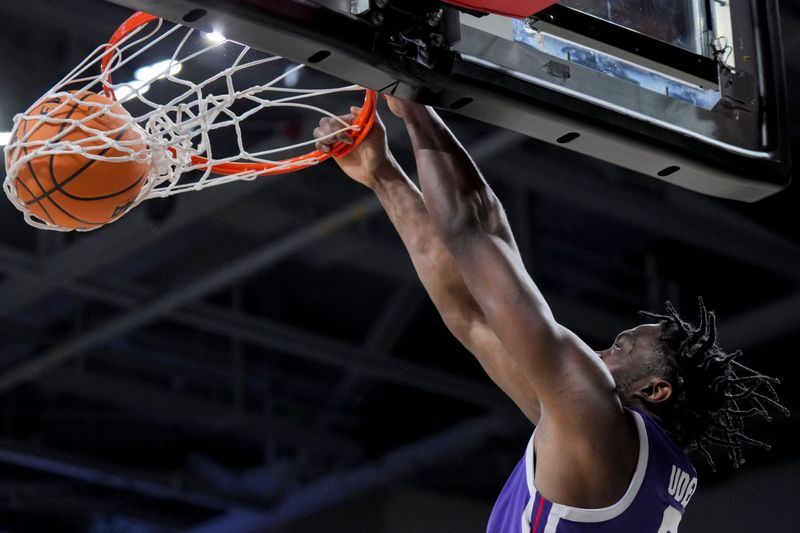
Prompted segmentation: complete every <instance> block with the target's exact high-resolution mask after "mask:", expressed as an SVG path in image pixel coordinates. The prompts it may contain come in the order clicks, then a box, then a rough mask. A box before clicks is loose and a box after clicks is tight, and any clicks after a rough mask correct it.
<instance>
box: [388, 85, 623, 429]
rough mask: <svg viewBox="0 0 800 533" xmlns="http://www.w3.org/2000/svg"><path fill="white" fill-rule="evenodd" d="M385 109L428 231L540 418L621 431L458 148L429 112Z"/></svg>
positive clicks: (587, 354)
mask: <svg viewBox="0 0 800 533" xmlns="http://www.w3.org/2000/svg"><path fill="white" fill-rule="evenodd" d="M389 102H390V106H391V108H392V110H393V111H394V112H395V114H397V115H398V116H400V117H401V118H403V120H404V121H405V123H406V125H407V127H408V131H409V134H410V136H411V140H412V144H413V146H414V153H415V155H416V160H417V167H418V171H419V175H420V183H421V186H422V191H423V195H424V198H425V204H426V206H427V208H428V212H429V213H430V215H431V220H432V223H433V225H434V227H435V228H436V231H437V233H438V235H439V237H440V238H441V239H442V241H443V242H444V243H445V245H446V246H447V248H448V249H449V251H450V252H451V254H452V256H453V258H454V260H455V262H456V264H457V265H458V268H459V271H460V272H461V275H462V276H463V279H464V281H465V283H466V286H467V287H468V289H469V291H470V293H471V294H472V296H473V297H474V298H475V300H476V301H477V302H478V304H479V306H480V308H481V310H482V312H483V313H484V315H485V316H486V319H487V321H488V323H489V325H490V326H491V328H492V329H493V331H494V332H495V333H496V334H497V336H498V337H499V339H500V340H501V342H502V344H503V345H504V347H505V349H506V351H507V352H508V354H509V355H510V356H511V357H512V359H513V360H514V361H515V363H516V365H517V366H518V368H519V369H520V371H521V372H522V373H523V375H524V376H525V378H526V379H527V380H528V382H529V383H530V384H531V386H532V388H533V389H534V391H535V393H536V394H537V396H538V397H539V398H540V400H541V402H542V405H543V411H544V412H546V413H549V415H550V416H551V417H557V418H558V419H560V421H561V422H560V424H559V427H560V430H563V429H566V428H567V427H568V424H573V425H575V426H576V427H581V428H585V424H586V422H588V421H590V420H592V419H595V420H596V417H597V416H602V417H604V419H605V417H606V415H609V416H610V417H611V418H610V420H609V421H610V424H611V426H612V427H613V426H614V424H615V423H617V424H619V425H622V424H623V423H624V417H623V414H622V413H623V411H622V407H621V404H620V402H619V399H618V397H617V395H616V393H615V387H614V381H613V379H612V378H611V376H610V374H609V373H608V372H607V370H606V369H605V367H604V365H603V364H602V362H601V361H600V359H599V358H598V356H597V354H596V353H594V352H593V351H592V350H590V349H589V348H587V347H586V345H585V344H583V343H582V342H581V341H580V340H579V339H578V338H577V337H576V336H575V335H574V334H572V333H571V332H569V331H568V330H566V329H565V328H563V327H562V326H560V325H559V324H558V323H557V322H556V321H555V319H554V317H553V314H552V313H551V311H550V308H549V306H548V304H547V302H546V301H545V299H544V298H543V297H542V294H541V293H540V292H539V289H538V288H537V287H536V285H535V284H534V282H533V280H532V279H531V278H530V276H529V275H528V273H527V271H526V270H525V267H524V265H523V263H522V259H521V257H520V254H519V251H518V249H517V246H516V243H515V242H514V238H513V235H512V233H511V230H510V228H509V224H508V220H507V218H506V215H505V213H504V210H503V208H502V206H501V205H500V202H499V201H498V199H497V197H496V196H495V195H494V193H493V192H492V190H491V188H490V187H489V185H488V184H487V183H486V181H485V180H484V179H483V176H482V175H481V173H480V171H479V170H478V169H477V168H476V166H475V165H474V163H473V162H472V160H471V159H470V158H469V156H468V155H467V153H466V152H465V150H464V149H463V147H462V146H461V145H460V144H459V143H458V141H457V140H456V139H455V138H454V137H453V135H452V134H451V133H450V131H449V130H448V129H447V127H446V126H445V125H444V123H443V122H442V121H441V119H440V118H439V117H438V116H437V115H436V113H434V112H433V111H432V110H431V109H430V108H426V107H423V106H420V105H418V104H412V103H408V102H402V101H400V100H397V99H390V100H389Z"/></svg>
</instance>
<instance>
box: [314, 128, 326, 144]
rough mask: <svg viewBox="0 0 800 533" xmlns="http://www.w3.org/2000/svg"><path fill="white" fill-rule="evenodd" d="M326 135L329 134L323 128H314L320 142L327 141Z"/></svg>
mask: <svg viewBox="0 0 800 533" xmlns="http://www.w3.org/2000/svg"><path fill="white" fill-rule="evenodd" d="M326 135H327V133H325V130H324V129H322V128H315V129H314V138H315V139H319V142H325V140H324V139H323V137H325V136H326Z"/></svg>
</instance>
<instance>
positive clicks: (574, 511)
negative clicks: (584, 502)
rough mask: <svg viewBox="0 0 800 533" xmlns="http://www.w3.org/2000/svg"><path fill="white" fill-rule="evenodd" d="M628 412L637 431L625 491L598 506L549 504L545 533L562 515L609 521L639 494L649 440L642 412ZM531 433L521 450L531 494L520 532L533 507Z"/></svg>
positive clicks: (551, 530)
mask: <svg viewBox="0 0 800 533" xmlns="http://www.w3.org/2000/svg"><path fill="white" fill-rule="evenodd" d="M631 412H632V413H633V417H634V420H635V421H636V430H637V433H638V434H639V458H638V460H637V462H636V470H635V472H634V473H633V479H631V482H630V484H629V485H628V490H626V491H625V494H624V495H623V496H622V498H621V499H620V500H619V501H618V502H617V503H615V504H613V505H611V506H609V507H603V508H600V509H581V508H578V507H570V506H567V505H561V504H559V503H553V506H552V508H551V509H550V512H549V513H548V515H547V521H546V522H545V524H546V526H545V529H544V531H545V533H554V532H555V531H556V527H558V522H559V521H560V520H561V519H562V518H564V519H566V520H570V521H572V522H584V523H594V522H605V521H607V520H612V519H614V518H616V517H618V516H619V515H621V514H622V513H624V512H625V511H626V510H627V509H628V507H630V505H631V503H633V500H634V499H635V498H636V495H637V494H638V493H639V489H640V488H641V486H642V482H644V476H645V473H647V463H648V459H649V454H650V445H649V439H648V438H647V428H646V427H645V424H644V419H642V415H640V414H639V413H637V412H636V411H631ZM534 436H536V431H535V430H534V432H533V436H531V440H530V442H529V443H528V448H527V449H526V450H525V474H526V477H527V482H528V491H529V494H530V495H531V499H530V502H528V504H529V505H528V506H526V508H525V513H524V515H523V531H529V530H530V527H531V512H532V507H533V506H532V505H531V504H532V503H533V501H534V500H535V499H536V486H535V485H534V469H533V465H534V453H535V450H534V448H533V438H534ZM526 525H527V528H528V529H527V530H525V526H526Z"/></svg>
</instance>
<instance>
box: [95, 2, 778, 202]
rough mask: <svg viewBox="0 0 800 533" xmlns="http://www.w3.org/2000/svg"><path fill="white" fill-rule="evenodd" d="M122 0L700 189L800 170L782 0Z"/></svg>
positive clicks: (743, 186)
mask: <svg viewBox="0 0 800 533" xmlns="http://www.w3.org/2000/svg"><path fill="white" fill-rule="evenodd" d="M110 1H112V2H113V3H115V4H119V5H123V6H126V7H129V8H131V9H135V10H142V11H146V12H150V13H152V14H154V15H157V16H160V17H162V18H165V19H168V20H171V21H174V22H179V23H181V24H185V25H188V26H192V27H196V28H199V29H202V30H204V31H217V32H221V33H223V34H224V35H225V36H227V37H228V38H230V39H233V40H236V41H239V42H243V43H245V44H248V45H251V46H253V47H255V48H259V49H262V50H265V51H268V52H271V53H274V54H278V55H281V56H283V57H285V58H287V59H290V60H292V61H296V62H298V63H305V64H308V65H310V66H312V67H314V68H316V69H318V70H321V71H323V72H326V73H328V74H331V75H333V76H336V77H339V78H343V79H346V80H348V81H350V82H353V83H358V84H361V85H363V86H365V87H369V88H372V89H376V90H382V91H384V92H388V93H392V94H396V95H398V96H402V97H407V98H413V99H416V100H418V101H421V102H424V103H427V104H430V105H434V106H437V107H440V108H443V109H448V110H451V111H454V112H457V113H460V114H463V115H466V116H470V117H473V118H476V119H480V120H483V121H485V122H488V123H492V124H495V125H498V126H502V127H505V128H509V129H512V130H516V131H519V132H521V133H524V134H526V135H529V136H530V137H533V138H536V139H540V140H544V141H547V142H551V143H554V144H559V145H562V146H565V147H566V148H569V149H572V150H575V151H577V152H581V153H584V154H588V155H591V156H593V157H596V158H599V159H602V160H605V161H608V162H611V163H614V164H616V165H619V166H621V167H625V168H628V169H631V170H634V171H637V172H640V173H642V174H645V175H648V176H651V177H655V178H658V179H662V180H665V181H668V182H671V183H674V184H677V185H680V186H682V187H686V188H688V189H691V190H694V191H698V192H701V193H705V194H710V195H714V196H718V197H722V198H730V199H736V200H742V201H756V200H759V199H761V198H764V197H766V196H769V195H770V194H773V193H775V192H777V191H779V190H781V189H782V188H784V187H785V186H786V185H787V184H788V183H789V180H790V174H791V162H790V156H789V146H788V140H787V137H788V135H787V128H786V124H785V119H784V116H785V107H786V91H785V85H784V74H783V57H782V50H781V40H780V28H779V20H778V14H777V5H776V4H777V0H760V1H759V2H749V1H747V0H730V1H728V2H716V1H712V2H708V1H706V0H562V1H561V2H560V4H557V5H552V6H550V7H547V8H546V9H544V10H543V11H540V12H539V13H537V14H535V15H534V16H532V17H529V18H527V19H513V18H509V17H504V16H500V15H495V14H484V13H481V12H479V11H476V10H463V9H461V10H460V9H458V8H456V7H455V6H454V5H455V4H460V5H462V6H463V5H465V4H469V5H486V6H489V5H492V4H494V3H493V2H447V3H442V2H436V1H433V0H426V1H419V0H316V1H306V0H294V1H288V0H287V1H282V2H267V1H263V0H157V1H156V0H110ZM549 3H550V2H546V1H545V2H539V5H542V4H549ZM500 4H502V2H501V3H500ZM533 4H537V2H532V3H531V5H533Z"/></svg>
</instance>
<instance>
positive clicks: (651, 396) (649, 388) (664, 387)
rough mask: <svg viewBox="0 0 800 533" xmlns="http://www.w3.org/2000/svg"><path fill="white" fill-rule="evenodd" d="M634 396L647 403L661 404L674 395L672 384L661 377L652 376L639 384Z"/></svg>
mask: <svg viewBox="0 0 800 533" xmlns="http://www.w3.org/2000/svg"><path fill="white" fill-rule="evenodd" d="M633 396H634V397H635V398H639V399H640V400H641V401H642V402H645V403H651V404H660V403H663V402H666V401H667V400H669V399H670V398H671V397H672V385H670V384H669V382H667V381H665V380H663V379H661V378H659V377H655V376H652V377H650V378H648V379H647V380H646V381H644V382H642V383H640V384H639V387H637V389H636V390H635V391H634V392H633Z"/></svg>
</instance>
